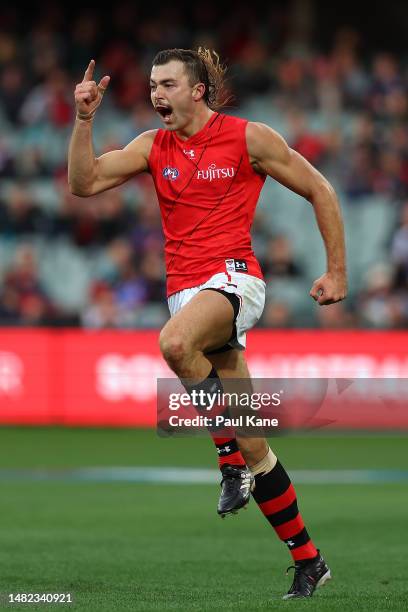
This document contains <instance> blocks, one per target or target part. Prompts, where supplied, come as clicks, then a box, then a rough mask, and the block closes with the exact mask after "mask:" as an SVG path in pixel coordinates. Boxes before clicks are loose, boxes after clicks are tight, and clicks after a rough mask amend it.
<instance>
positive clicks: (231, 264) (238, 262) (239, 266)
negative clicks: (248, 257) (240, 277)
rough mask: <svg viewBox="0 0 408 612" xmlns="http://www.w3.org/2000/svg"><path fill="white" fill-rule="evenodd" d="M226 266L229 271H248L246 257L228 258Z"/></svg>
mask: <svg viewBox="0 0 408 612" xmlns="http://www.w3.org/2000/svg"><path fill="white" fill-rule="evenodd" d="M225 267H226V269H227V272H248V266H247V262H246V261H245V259H226V260H225Z"/></svg>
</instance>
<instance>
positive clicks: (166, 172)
mask: <svg viewBox="0 0 408 612" xmlns="http://www.w3.org/2000/svg"><path fill="white" fill-rule="evenodd" d="M162 174H163V176H164V178H165V179H167V180H168V181H175V180H176V178H177V177H178V175H179V174H180V172H179V171H178V170H177V168H171V166H166V167H165V168H163V171H162Z"/></svg>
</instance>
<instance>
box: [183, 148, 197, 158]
mask: <svg viewBox="0 0 408 612" xmlns="http://www.w3.org/2000/svg"><path fill="white" fill-rule="evenodd" d="M183 153H184V155H186V156H187V157H188V158H189V159H194V158H195V151H194V149H183Z"/></svg>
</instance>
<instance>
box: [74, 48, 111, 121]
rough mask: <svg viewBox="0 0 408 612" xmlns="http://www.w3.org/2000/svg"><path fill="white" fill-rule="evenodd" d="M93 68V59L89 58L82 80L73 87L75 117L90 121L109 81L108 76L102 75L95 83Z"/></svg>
mask: <svg viewBox="0 0 408 612" xmlns="http://www.w3.org/2000/svg"><path fill="white" fill-rule="evenodd" d="M94 69H95V60H91V61H90V62H89V65H88V68H87V69H86V70H85V74H84V78H83V79H82V82H81V83H78V85H77V86H76V87H75V105H76V109H77V117H78V118H79V119H82V120H85V121H90V120H91V119H92V118H93V116H94V114H95V113H96V109H97V108H98V106H99V105H100V103H101V102H102V97H103V94H104V93H105V90H106V88H107V86H108V85H109V81H110V76H104V77H102V79H101V80H100V81H99V84H98V85H97V84H96V83H95V81H92V76H93V72H94Z"/></svg>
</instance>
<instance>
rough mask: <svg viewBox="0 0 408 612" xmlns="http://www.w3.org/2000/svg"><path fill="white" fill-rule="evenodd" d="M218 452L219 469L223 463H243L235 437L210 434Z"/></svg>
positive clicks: (240, 464)
mask: <svg viewBox="0 0 408 612" xmlns="http://www.w3.org/2000/svg"><path fill="white" fill-rule="evenodd" d="M211 437H212V439H213V441H214V444H215V446H216V449H217V453H218V465H219V468H220V469H221V468H222V466H223V465H226V464H229V465H239V466H242V465H245V460H244V458H243V456H242V455H241V451H240V450H239V448H238V444H237V441H236V440H235V438H217V437H216V436H215V435H214V434H211Z"/></svg>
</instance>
